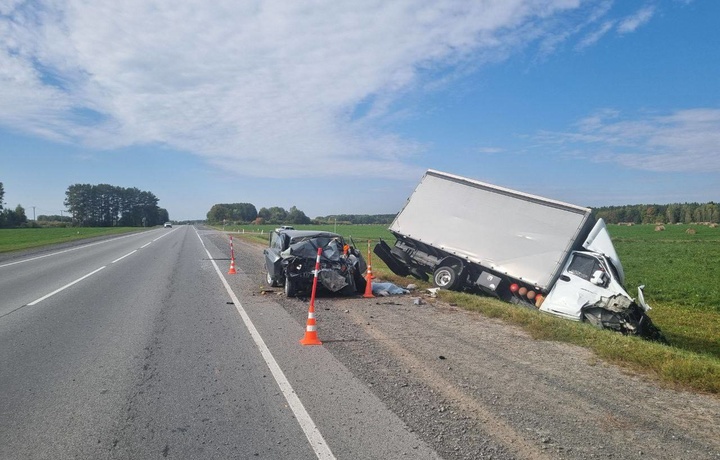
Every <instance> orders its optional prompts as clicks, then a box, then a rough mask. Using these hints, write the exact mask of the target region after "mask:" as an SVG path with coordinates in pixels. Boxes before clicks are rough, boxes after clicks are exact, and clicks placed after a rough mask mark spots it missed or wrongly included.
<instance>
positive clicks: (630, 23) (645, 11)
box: [617, 6, 655, 34]
mask: <svg viewBox="0 0 720 460" xmlns="http://www.w3.org/2000/svg"><path fill="white" fill-rule="evenodd" d="M654 14H655V8H653V7H651V6H646V7H644V8H641V9H640V10H639V11H638V12H637V13H635V14H634V15H632V16H630V17H627V18H625V19H623V20H622V21H621V22H620V24H618V28H617V30H618V33H620V34H627V33H630V32H635V30H637V28H638V27H640V26H642V25H643V24H646V23H647V22H648V21H650V19H651V18H652V17H653V15H654Z"/></svg>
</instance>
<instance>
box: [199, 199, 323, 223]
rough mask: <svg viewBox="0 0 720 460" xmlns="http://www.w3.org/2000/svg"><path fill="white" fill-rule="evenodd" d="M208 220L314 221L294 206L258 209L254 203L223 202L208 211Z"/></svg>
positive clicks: (253, 221)
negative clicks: (286, 208)
mask: <svg viewBox="0 0 720 460" xmlns="http://www.w3.org/2000/svg"><path fill="white" fill-rule="evenodd" d="M207 220H208V222H210V223H212V224H222V223H230V222H232V223H253V224H296V225H301V224H309V223H311V222H312V221H311V220H310V218H309V217H308V216H306V215H305V213H304V212H302V211H301V210H299V209H298V208H297V207H295V206H293V207H291V208H290V210H289V211H288V210H285V208H281V207H279V206H273V207H271V208H260V210H259V211H258V210H257V208H256V207H255V205H253V204H252V203H221V204H215V205H213V206H212V208H210V211H208V213H207Z"/></svg>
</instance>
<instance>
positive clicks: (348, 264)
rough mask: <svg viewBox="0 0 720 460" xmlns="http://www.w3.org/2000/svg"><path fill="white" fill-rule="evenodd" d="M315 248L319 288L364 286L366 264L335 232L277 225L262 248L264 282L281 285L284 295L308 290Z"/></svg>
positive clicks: (333, 289) (356, 289)
mask: <svg viewBox="0 0 720 460" xmlns="http://www.w3.org/2000/svg"><path fill="white" fill-rule="evenodd" d="M318 248H322V255H321V256H320V271H319V272H318V288H319V289H324V290H326V291H329V292H333V293H339V294H344V295H353V294H356V293H358V292H363V291H364V290H365V279H364V278H363V274H364V273H365V270H366V269H367V264H366V262H365V260H364V259H363V257H362V255H361V254H360V251H358V250H357V249H356V248H354V247H352V246H350V245H347V244H346V243H345V240H343V238H342V237H341V236H340V235H338V234H336V233H332V232H323V231H316V230H289V229H283V228H278V229H275V230H274V231H273V232H272V233H271V234H270V246H269V247H268V248H265V249H264V250H263V253H264V254H265V265H266V268H267V283H268V284H269V285H270V286H273V287H276V286H280V285H283V286H284V287H285V295H286V296H287V297H295V296H296V295H297V294H298V293H299V292H303V293H310V291H311V289H312V283H313V277H314V272H315V262H316V258H317V253H318Z"/></svg>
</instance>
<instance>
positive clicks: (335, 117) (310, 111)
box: [0, 0, 641, 176]
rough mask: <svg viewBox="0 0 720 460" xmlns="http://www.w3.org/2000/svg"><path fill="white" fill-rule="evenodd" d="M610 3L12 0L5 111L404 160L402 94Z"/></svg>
mask: <svg viewBox="0 0 720 460" xmlns="http://www.w3.org/2000/svg"><path fill="white" fill-rule="evenodd" d="M608 5H609V3H608V2H607V1H603V2H599V7H596V8H591V11H589V12H588V11H586V10H584V9H582V8H583V6H584V3H583V2H581V1H580V0H486V1H482V2H463V1H454V0H424V1H416V0H404V1H392V2H388V1H382V0H368V1H364V2H356V1H352V0H346V1H339V0H319V1H316V2H311V3H307V2H294V1H287V2H277V1H275V2H273V1H264V0H255V1H250V2H236V1H232V0H218V1H215V2H205V1H200V0H197V1H183V2H177V1H171V0H156V1H148V0H126V1H122V2H118V1H115V0H93V1H86V0H45V1H42V0H38V1H33V2H16V1H10V2H8V1H6V2H5V3H3V4H2V6H1V7H0V8H1V10H0V12H2V13H3V14H4V16H0V43H2V45H0V124H3V125H6V126H10V127H12V128H14V129H17V130H21V131H25V132H29V133H32V134H35V135H40V136H43V137H47V138H51V139H56V140H63V141H66V142H72V143H78V144H81V145H85V146H89V147H92V148H100V149H111V148H117V147H124V146H129V145H137V144H158V145H166V146H169V147H171V148H174V149H179V150H183V151H188V152H191V153H194V154H197V155H201V156H204V157H206V158H207V159H208V161H209V162H211V163H214V164H218V165H220V166H221V167H225V168H228V169H235V170H238V171H240V172H242V173H245V174H249V175H258V176H265V175H268V174H271V175H279V174H281V175H289V176H294V175H299V174H308V173H312V172H313V171H318V170H321V171H323V173H325V174H326V173H328V172H343V173H347V172H348V171H349V168H348V164H350V163H352V166H353V167H352V171H354V172H356V173H357V174H363V175H364V174H372V175H375V176H386V175H394V174H395V171H396V170H397V169H396V168H397V167H399V166H401V165H403V164H409V163H412V161H411V159H412V156H413V155H415V154H417V153H418V152H420V151H421V150H422V148H423V147H422V146H421V145H419V144H417V143H415V142H413V141H412V140H410V139H403V138H402V137H399V136H397V135H396V134H394V133H392V132H390V131H388V128H385V126H384V123H383V120H384V119H387V117H390V116H392V115H393V114H392V113H391V112H390V111H391V107H392V104H391V103H392V101H393V100H394V99H395V98H396V97H397V96H398V95H402V94H403V93H404V92H407V91H412V90H414V89H417V88H419V87H422V86H423V85H421V84H424V83H426V81H424V80H425V79H426V78H429V77H428V75H433V77H432V78H433V79H437V80H442V79H443V78H445V76H446V75H447V73H448V72H452V71H453V69H454V68H455V66H456V65H458V64H466V63H474V62H483V61H488V60H493V59H501V58H502V57H504V56H506V55H508V54H509V53H510V52H512V51H513V50H514V49H516V48H520V47H522V46H524V45H526V44H527V43H528V42H530V41H535V40H542V39H543V37H548V36H550V35H552V34H556V35H557V34H558V32H557V30H556V29H555V27H558V26H559V25H562V24H561V22H556V21H555V19H556V18H558V17H560V16H562V15H563V14H565V13H567V12H578V11H579V12H580V13H578V14H579V15H582V14H588V15H590V16H592V15H593V14H595V15H597V12H598V11H605V12H606V11H607V9H608ZM602 14H605V13H602ZM593 20H595V19H593ZM639 20H641V19H639ZM580 22H584V20H582V19H581V20H580ZM629 24H630V23H628V25H627V26H626V27H630V25H629ZM363 105H367V110H366V111H364V112H363V113H366V115H362V116H358V115H357V114H356V109H357V108H358V107H361V106H363ZM358 158H360V159H361V160H358ZM278 165H283V166H285V168H282V169H281V168H278V167H277V166H278Z"/></svg>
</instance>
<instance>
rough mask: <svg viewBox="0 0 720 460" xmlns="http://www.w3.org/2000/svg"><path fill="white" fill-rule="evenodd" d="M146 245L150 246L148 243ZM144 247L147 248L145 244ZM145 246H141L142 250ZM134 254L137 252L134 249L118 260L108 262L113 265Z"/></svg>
mask: <svg viewBox="0 0 720 460" xmlns="http://www.w3.org/2000/svg"><path fill="white" fill-rule="evenodd" d="M148 244H150V243H148ZM145 246H147V244H146V245H145ZM145 246H143V248H144V247H145ZM140 249H142V248H140ZM136 252H138V250H137V249H135V250H134V251H131V252H128V253H127V254H125V255H124V256H122V257H119V258H117V259H115V260H113V261H112V262H110V263H113V264H114V263H115V262H120V261H121V260H123V259H124V258H125V257H127V256H129V255H132V254H135V253H136Z"/></svg>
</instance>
